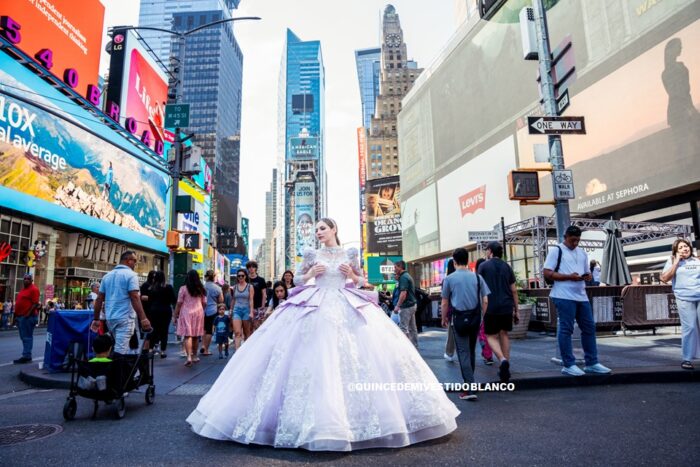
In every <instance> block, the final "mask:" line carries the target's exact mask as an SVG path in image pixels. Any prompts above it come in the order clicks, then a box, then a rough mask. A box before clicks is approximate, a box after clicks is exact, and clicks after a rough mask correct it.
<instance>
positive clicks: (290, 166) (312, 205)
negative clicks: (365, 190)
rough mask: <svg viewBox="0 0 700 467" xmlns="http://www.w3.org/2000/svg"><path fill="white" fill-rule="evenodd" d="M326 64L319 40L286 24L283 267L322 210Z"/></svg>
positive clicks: (281, 136) (308, 239)
mask: <svg viewBox="0 0 700 467" xmlns="http://www.w3.org/2000/svg"><path fill="white" fill-rule="evenodd" d="M324 116H325V70H324V67H323V55H322V53H321V43H320V41H302V40H301V39H300V38H299V37H298V36H297V35H296V34H294V33H293V32H292V31H291V30H289V29H287V37H286V44H285V48H284V52H283V56H282V64H281V69H280V83H279V117H278V118H279V125H278V146H279V154H280V157H279V165H280V167H279V169H280V174H281V175H282V177H281V178H282V180H283V183H284V189H283V190H280V193H281V196H282V199H283V201H282V206H284V208H283V209H281V210H280V211H281V214H282V215H283V216H284V219H283V220H282V219H280V220H282V225H283V226H284V229H279V230H280V231H281V232H280V235H281V238H280V240H281V241H280V249H283V250H282V251H280V253H282V254H283V256H284V265H285V268H292V267H293V266H294V263H295V262H296V261H298V260H299V259H300V254H301V248H302V245H307V246H310V244H311V243H314V242H315V240H314V238H313V236H312V235H311V236H310V235H309V225H311V231H313V224H315V222H316V220H317V219H319V218H320V217H323V216H324V215H325V213H326V207H327V204H326V196H327V194H326V167H325V154H324V138H325V123H324Z"/></svg>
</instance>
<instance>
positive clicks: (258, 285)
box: [245, 261, 294, 331]
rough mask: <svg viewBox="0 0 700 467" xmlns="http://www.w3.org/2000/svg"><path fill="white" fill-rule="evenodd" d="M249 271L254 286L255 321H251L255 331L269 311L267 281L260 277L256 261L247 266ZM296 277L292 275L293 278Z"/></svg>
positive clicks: (248, 263) (250, 280) (250, 281)
mask: <svg viewBox="0 0 700 467" xmlns="http://www.w3.org/2000/svg"><path fill="white" fill-rule="evenodd" d="M245 267H246V269H247V270H248V280H249V283H250V285H252V286H253V290H254V292H255V293H254V294H253V319H252V321H251V324H252V328H253V329H252V330H253V331H255V330H256V329H257V328H258V327H260V325H261V324H262V322H263V320H264V319H265V312H266V311H267V307H266V305H267V285H266V283H265V279H264V278H262V277H260V276H258V263H257V262H255V261H248V262H247V263H246V265H245ZM293 277H294V275H292V278H293Z"/></svg>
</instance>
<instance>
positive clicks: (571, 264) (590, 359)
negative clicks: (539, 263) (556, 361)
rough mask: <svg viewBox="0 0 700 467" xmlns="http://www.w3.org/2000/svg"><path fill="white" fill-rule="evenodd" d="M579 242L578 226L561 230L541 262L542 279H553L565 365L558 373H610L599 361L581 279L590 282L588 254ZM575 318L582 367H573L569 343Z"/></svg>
mask: <svg viewBox="0 0 700 467" xmlns="http://www.w3.org/2000/svg"><path fill="white" fill-rule="evenodd" d="M580 241H581V229H580V228H578V227H576V226H574V225H572V226H569V228H567V229H566V233H564V242H563V243H561V244H559V245H558V246H557V247H554V248H550V249H549V253H548V254H547V259H546V260H545V262H544V271H543V273H544V277H545V279H548V280H552V281H554V286H553V287H552V291H551V292H550V294H549V297H550V298H551V299H552V300H553V301H554V306H555V307H556V309H557V314H558V316H559V324H558V326H557V339H558V340H559V351H560V352H561V358H562V364H563V366H564V368H562V370H561V372H562V373H563V374H565V375H570V376H582V375H584V374H585V373H598V374H606V373H610V368H607V367H605V366H603V365H601V364H600V363H598V348H597V345H596V338H595V321H594V320H593V310H592V309H591V304H590V302H589V301H588V295H586V284H585V282H584V281H590V280H591V279H592V277H591V271H590V265H589V263H588V255H587V254H586V252H585V251H584V250H582V249H581V248H579V247H578V244H579V242H580ZM574 320H576V322H577V323H578V327H579V328H580V329H581V346H582V347H583V352H584V356H585V360H586V366H585V367H584V368H583V370H581V369H580V368H579V367H578V366H576V358H575V357H574V350H573V346H572V344H571V334H573V332H574Z"/></svg>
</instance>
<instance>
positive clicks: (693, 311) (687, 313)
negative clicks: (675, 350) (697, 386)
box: [661, 238, 700, 370]
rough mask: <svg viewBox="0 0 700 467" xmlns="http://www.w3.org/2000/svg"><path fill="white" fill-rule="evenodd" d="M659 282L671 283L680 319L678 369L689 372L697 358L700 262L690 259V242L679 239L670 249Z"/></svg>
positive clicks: (691, 248)
mask: <svg viewBox="0 0 700 467" xmlns="http://www.w3.org/2000/svg"><path fill="white" fill-rule="evenodd" d="M661 280H662V281H664V282H669V281H671V285H672V287H673V294H674V295H675V296H676V305H677V306H678V316H679V317H680V319H681V352H682V354H683V361H682V363H681V368H683V369H684V370H693V369H695V368H694V367H693V360H694V359H698V358H700V259H698V258H697V256H695V255H693V247H692V245H691V243H690V241H688V240H685V239H682V238H679V239H678V240H676V241H675V242H673V246H672V247H671V258H669V259H668V261H666V265H665V266H664V270H663V273H661Z"/></svg>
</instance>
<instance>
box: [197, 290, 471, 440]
mask: <svg viewBox="0 0 700 467" xmlns="http://www.w3.org/2000/svg"><path fill="white" fill-rule="evenodd" d="M457 415H459V410H457V408H456V407H455V405H454V404H453V403H452V402H451V401H450V400H449V399H448V398H447V396H446V395H445V393H444V391H443V390H442V389H441V388H440V387H439V385H438V381H437V379H436V378H435V375H434V374H433V373H432V371H431V370H430V368H429V367H428V366H427V364H426V363H425V362H424V361H423V359H422V358H421V356H420V355H419V354H418V352H417V351H416V350H415V348H414V347H413V345H412V344H411V343H410V341H409V340H408V339H407V338H406V336H404V335H403V334H402V333H401V331H400V330H399V329H398V328H397V326H396V325H395V324H394V323H393V322H392V321H391V320H390V319H389V318H388V317H387V316H386V315H385V314H384V312H383V311H382V310H381V308H379V307H378V306H376V304H375V303H373V302H372V301H371V300H370V299H369V298H368V297H366V296H365V295H363V293H362V292H359V291H356V290H354V289H323V288H315V287H307V288H301V287H300V288H298V289H295V291H294V296H292V297H291V298H290V299H289V300H288V301H287V302H285V303H284V304H283V305H281V306H280V307H279V308H278V309H277V310H276V311H275V312H274V313H273V314H272V315H271V316H270V317H269V318H268V319H267V320H266V321H265V323H264V324H263V325H262V326H261V327H260V329H258V330H257V331H256V332H255V333H254V334H253V336H252V337H251V338H250V339H249V340H248V341H247V342H246V343H245V344H244V345H243V346H242V347H241V348H240V349H239V350H238V351H237V352H236V353H235V355H234V356H233V358H232V359H231V361H230V362H229V363H228V365H227V366H226V368H225V369H224V370H223V372H222V373H221V375H220V376H219V378H218V379H217V381H216V382H215V383H214V385H213V386H212V388H211V390H210V391H209V392H208V393H207V394H206V395H205V396H204V397H203V398H202V399H201V400H200V402H199V404H198V406H197V408H196V409H195V410H194V411H193V412H192V413H191V414H190V416H189V417H188V418H187V422H188V423H189V424H190V425H192V429H193V430H194V431H195V432H196V433H198V434H200V435H202V436H206V437H208V438H213V439H222V440H233V441H237V442H240V443H245V444H248V443H255V444H264V445H270V446H275V447H285V448H304V449H309V450H327V451H350V450H355V449H365V448H378V447H401V446H406V445H409V444H414V443H418V442H421V441H425V440H428V439H434V438H439V437H442V436H444V435H446V434H448V433H450V432H452V431H454V430H455V429H456V427H457V425H456V423H455V418H456V417H457Z"/></svg>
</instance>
